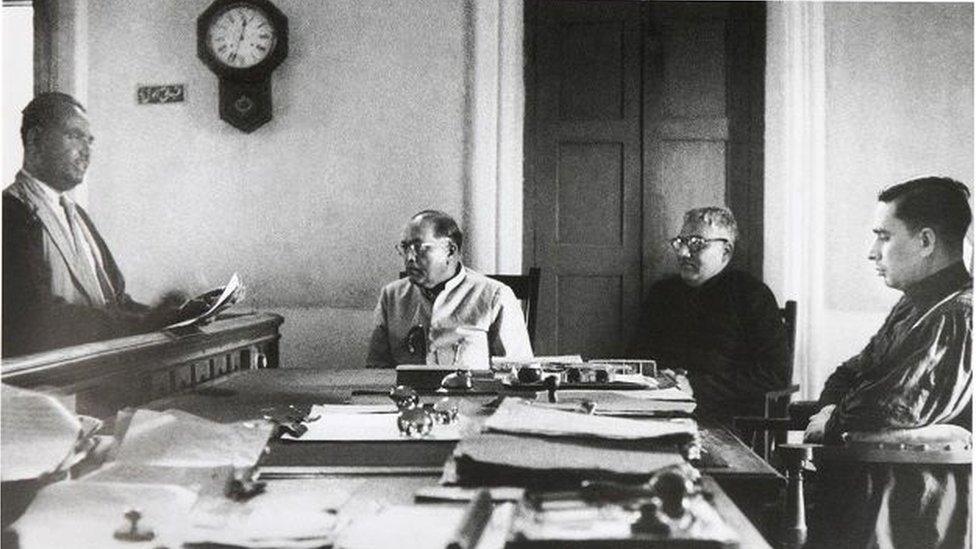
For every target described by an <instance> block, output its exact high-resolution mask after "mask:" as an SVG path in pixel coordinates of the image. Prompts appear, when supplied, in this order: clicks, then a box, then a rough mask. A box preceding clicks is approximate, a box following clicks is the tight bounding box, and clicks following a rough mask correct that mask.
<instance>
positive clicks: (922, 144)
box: [765, 3, 973, 397]
mask: <svg viewBox="0 0 976 549" xmlns="http://www.w3.org/2000/svg"><path fill="white" fill-rule="evenodd" d="M795 8H796V7H795V6H786V5H781V4H777V3H773V4H771V7H770V33H769V35H768V36H769V43H768V48H767V51H768V52H769V55H770V64H769V67H768V70H771V71H773V72H772V73H771V74H769V75H767V103H768V108H767V131H768V132H769V133H768V134H767V151H768V152H767V156H771V158H768V159H767V179H766V187H767V191H768V192H767V209H766V214H767V225H766V227H767V233H768V234H767V235H766V250H765V254H766V258H767V265H766V268H765V271H766V275H767V276H766V278H767V280H768V281H769V282H770V284H771V286H772V287H773V291H774V292H776V293H777V295H779V296H784V297H783V298H784V299H786V298H795V297H797V294H799V295H800V296H802V297H805V298H806V300H805V301H804V300H802V299H801V301H800V306H801V308H806V309H807V310H808V311H809V310H813V311H815V314H813V315H812V316H810V317H809V320H810V323H807V324H804V323H802V322H801V323H800V325H799V329H800V330H802V331H806V333H805V334H804V335H803V337H801V339H805V340H806V341H805V346H806V348H805V349H801V352H800V353H799V355H798V360H799V361H800V363H798V365H797V368H798V369H803V370H805V371H804V372H801V373H800V374H799V375H798V376H797V378H798V379H799V381H800V383H801V384H802V385H803V388H804V393H805V396H807V397H815V396H816V395H817V394H819V391H820V389H821V387H822V384H823V381H824V379H825V378H826V376H827V375H829V373H830V372H832V371H833V369H834V368H835V367H836V366H837V365H838V364H839V363H840V362H841V361H843V360H844V359H846V358H848V357H849V356H851V355H853V354H854V353H856V352H858V351H859V350H860V349H861V348H862V347H863V346H864V345H865V344H866V343H867V339H868V338H869V337H870V335H871V334H873V333H874V332H875V331H876V330H877V329H878V327H879V326H880V325H881V322H882V321H883V319H884V316H885V315H886V313H887V312H888V310H889V309H890V307H891V306H892V305H893V304H894V302H895V301H896V300H897V299H898V297H899V296H900V294H899V293H898V292H896V291H894V290H891V289H889V288H887V287H885V285H884V283H883V282H882V281H881V280H880V279H879V278H878V277H877V276H876V274H875V272H874V269H873V267H872V265H871V264H870V263H869V262H868V261H867V250H868V247H869V245H870V243H871V238H872V235H871V232H870V230H871V216H872V212H873V208H874V204H875V202H876V197H877V193H878V191H879V190H880V189H882V188H883V187H885V186H888V185H891V184H894V183H898V182H900V181H904V180H906V179H909V178H912V177H916V176H921V175H929V174H935V175H947V176H951V177H954V178H956V179H959V180H961V181H963V182H965V183H967V184H968V185H970V186H972V183H973V179H972V178H973V6H972V5H971V4H935V3H932V4H907V3H902V4H886V3H827V4H823V5H822V6H819V7H816V8H815V9H814V7H811V6H806V7H801V8H799V9H800V12H796V13H794V14H792V15H787V16H786V17H782V16H783V14H784V12H786V11H789V10H792V9H795ZM801 12H802V13H801ZM818 18H822V19H818ZM784 21H786V23H784ZM818 21H820V22H818ZM820 25H822V27H819V26H820ZM818 27H819V28H818ZM818 32H819V36H818ZM820 40H822V44H820V43H819V41H820ZM819 47H822V51H820V52H819V54H818V53H817V52H816V51H815V50H817V49H818V48H819ZM790 48H800V49H803V50H805V51H806V53H807V54H808V55H805V56H804V55H800V56H798V57H797V56H794V57H793V61H794V62H795V61H797V60H799V61H801V62H802V63H805V64H807V65H810V66H808V67H805V68H802V69H801V70H800V72H804V71H805V72H804V74H802V75H801V78H800V80H804V79H805V80H807V83H806V85H805V86H804V87H802V88H801V90H802V92H803V93H804V94H806V96H807V97H803V98H801V100H800V101H799V103H801V104H805V105H806V107H808V108H809V109H808V110H809V115H808V116H807V115H804V116H805V117H806V119H803V120H792V121H791V120H789V117H790V116H792V115H794V114H795V111H796V109H793V110H792V112H791V110H790V109H789V108H785V105H787V104H788V103H787V102H785V101H784V99H783V96H784V95H785V94H788V93H789V90H788V87H789V86H790V82H789V79H788V78H779V77H778V76H780V75H781V74H787V73H789V72H790V71H796V70H797V68H796V67H795V66H789V64H788V63H786V62H784V56H781V55H780V53H781V52H783V51H786V50H789V49H790ZM818 56H819V57H820V59H819V60H818ZM818 63H821V64H822V66H821V67H820V69H819V70H820V71H822V80H821V81H819V82H818V69H817V67H816V65H817V64H818ZM818 95H819V96H820V98H819V99H818V98H817V96H818ZM818 124H822V135H820V136H818V135H817V133H818V132H817V130H816V129H814V130H813V131H812V132H807V130H806V129H805V128H804V127H803V126H804V125H808V126H811V127H814V128H816V127H817V125H818ZM790 126H793V128H792V129H791V130H787V131H784V132H782V133H779V132H780V130H782V129H783V128H789V127H790ZM804 132H807V133H805V134H804ZM797 134H804V135H799V136H798V135H797ZM791 147H792V148H793V149H794V152H797V151H799V152H800V153H802V154H801V155H800V156H799V157H798V161H801V162H810V163H811V165H810V166H809V171H811V172H818V171H819V172H820V174H819V175H815V176H813V177H812V178H811V179H810V180H809V182H810V183H811V184H812V185H814V186H819V187H820V188H819V189H818V190H817V191H816V192H812V193H810V194H808V195H805V196H808V197H812V199H813V200H815V201H817V203H815V204H810V203H806V204H801V205H796V204H794V205H792V206H791V205H789V197H786V196H784V193H788V192H794V193H802V192H805V190H804V189H802V188H789V186H790V182H789V181H787V180H788V176H787V175H784V174H786V172H788V167H783V166H778V165H777V164H778V163H779V164H781V163H783V162H785V161H787V160H789V159H787V156H788V155H787V154H786V153H783V152H782V151H788V150H789V149H790V148H791ZM818 150H819V151H820V152H818ZM811 158H812V160H810V159H811ZM792 160H793V161H797V159H792ZM770 168H771V169H770ZM801 177H802V175H801ZM796 181H800V179H797V180H796ZM784 188H786V189H787V190H784ZM806 214H808V215H809V216H810V219H809V225H810V226H812V227H813V229H812V233H811V232H810V230H811V229H809V228H800V229H798V230H797V231H795V232H793V233H792V234H790V232H789V231H786V234H783V231H782V229H783V227H784V226H788V225H789V223H788V221H789V220H787V219H785V218H786V217H788V216H791V215H806ZM804 231H807V232H804ZM803 236H812V238H813V239H819V240H817V244H818V245H819V247H820V248H821V249H820V251H819V252H817V250H816V249H815V248H817V247H818V246H810V244H809V243H808V242H802V241H801V240H800V238H802V237H803ZM796 247H806V249H807V250H810V255H811V256H812V257H813V258H814V260H813V261H811V262H809V263H807V264H806V265H808V266H810V268H811V269H813V270H814V271H815V272H802V271H803V268H804V266H802V265H801V266H797V265H792V266H791V265H789V264H788V263H789V261H788V257H789V254H790V252H791V250H792V249H794V248H796ZM818 253H819V254H821V256H822V259H821V260H820V261H817V260H816V257H817V254H818ZM800 279H802V280H800ZM798 280H800V282H799V283H798V282H797V281H798ZM804 288H806V290H805V289H804ZM807 290H808V291H807ZM802 317H803V315H801V318H802Z"/></svg>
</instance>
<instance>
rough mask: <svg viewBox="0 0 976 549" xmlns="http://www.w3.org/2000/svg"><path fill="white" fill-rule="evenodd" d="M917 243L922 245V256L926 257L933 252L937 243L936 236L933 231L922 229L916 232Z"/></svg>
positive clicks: (926, 228)
mask: <svg viewBox="0 0 976 549" xmlns="http://www.w3.org/2000/svg"><path fill="white" fill-rule="evenodd" d="M918 241H919V243H920V244H921V245H922V256H924V257H928V256H929V255H931V254H932V253H933V252H935V244H936V243H937V242H938V236H936V234H935V231H933V230H932V229H930V228H928V227H924V228H922V229H919V231H918Z"/></svg>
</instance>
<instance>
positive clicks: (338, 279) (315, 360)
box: [88, 0, 466, 367]
mask: <svg viewBox="0 0 976 549" xmlns="http://www.w3.org/2000/svg"><path fill="white" fill-rule="evenodd" d="M209 3H210V2H209V0H193V1H192V2H191V1H183V2H158V1H156V0H126V1H124V2H122V1H113V2H108V1H99V2H90V4H89V8H88V9H89V13H88V17H89V28H88V37H89V64H90V70H89V88H88V103H89V104H88V107H89V112H90V114H91V118H92V123H93V131H94V132H95V135H96V150H95V156H94V158H93V164H92V168H91V172H90V174H89V182H88V187H89V189H88V191H89V202H90V210H91V212H92V214H93V217H94V218H95V220H96V223H97V224H98V226H99V228H100V229H101V231H102V232H103V233H104V234H105V236H106V238H107V239H108V241H109V243H110V245H111V247H112V250H113V252H114V254H115V256H116V258H117V259H118V260H119V262H120V263H121V267H122V270H123V272H124V273H125V274H126V276H127V279H128V283H129V287H130V290H131V293H132V294H133V295H134V296H135V297H136V298H137V299H141V300H147V301H149V300H152V299H153V298H154V297H155V296H157V295H159V293H160V292H162V291H163V290H165V289H168V288H171V287H182V288H185V289H187V290H192V291H199V290H201V289H204V288H207V287H211V286H215V285H218V284H220V283H222V282H223V281H225V280H226V279H227V278H228V277H229V275H230V274H231V273H232V272H233V271H235V270H236V271H238V272H240V274H241V276H242V277H243V280H244V281H245V283H246V285H247V286H248V303H249V305H251V306H254V307H258V308H261V309H265V310H271V311H277V312H281V313H282V314H284V315H285V318H286V321H285V325H284V326H283V336H284V340H283V343H282V362H283V364H285V365H288V366H323V367H330V366H335V367H342V366H355V365H358V361H360V360H361V357H362V355H363V349H362V345H363V344H364V342H365V339H366V334H367V333H368V325H369V311H370V310H371V309H372V306H373V304H374V303H375V296H376V295H377V293H378V289H379V287H380V286H381V285H382V284H384V283H385V282H388V281H389V280H391V279H392V278H393V277H394V276H395V275H396V273H397V272H398V271H399V269H400V265H399V260H398V257H397V256H396V254H395V252H394V250H393V243H394V242H396V241H397V239H398V237H399V231H400V229H401V227H402V224H403V223H404V222H405V221H406V219H407V218H408V217H409V215H410V214H412V213H414V212H416V211H417V210H420V209H422V208H427V207H437V208H441V209H444V210H446V211H448V212H453V213H455V214H457V215H458V216H460V215H462V207H463V194H464V181H462V179H463V166H464V158H463V155H464V147H465V134H464V132H465V129H464V125H465V78H466V73H465V71H466V65H465V57H464V56H465V24H466V19H465V17H466V14H465V11H464V10H465V4H464V3H461V2H455V1H453V0H422V1H412V2H397V1H389V2H380V1H376V0H373V1H370V2H360V1H356V0H347V1H330V2H317V1H316V2H308V1H302V0H277V1H276V2H275V4H276V5H277V6H278V7H279V8H280V9H281V10H282V11H283V12H284V13H285V14H286V15H287V16H288V18H289V23H290V44H289V45H290V52H289V56H288V58H287V60H286V61H285V62H284V64H283V65H281V66H280V67H279V68H278V69H277V70H276V72H275V74H274V76H273V78H272V88H273V97H274V119H273V120H272V121H271V122H270V123H268V124H267V125H265V126H263V127H262V128H260V129H258V130H257V131H255V132H254V133H252V134H244V133H241V132H239V131H238V130H236V129H234V128H232V127H231V126H229V125H227V124H226V123H224V122H223V121H221V120H220V119H219V118H218V115H217V78H216V77H215V76H214V75H213V74H212V73H211V72H210V71H209V70H208V69H207V68H206V67H205V66H204V65H203V63H202V62H201V61H200V60H199V59H197V56H196V36H195V34H196V30H195V29H196V17H197V15H198V14H199V13H200V12H202V11H203V10H204V9H205V8H206V7H207V5H208V4H209ZM191 6H192V7H191ZM170 83H173V84H175V83H182V84H185V85H186V90H187V100H186V101H185V102H184V103H178V104H170V105H156V106H139V105H137V104H136V101H135V96H136V87H137V86H138V85H140V84H143V85H144V84H170ZM133 159H138V161H133ZM322 357H331V358H329V359H324V358H322Z"/></svg>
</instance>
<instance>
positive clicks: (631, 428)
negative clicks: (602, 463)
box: [484, 398, 698, 440]
mask: <svg viewBox="0 0 976 549" xmlns="http://www.w3.org/2000/svg"><path fill="white" fill-rule="evenodd" d="M484 428H485V430H487V431H497V432H502V433H515V434H528V435H544V436H563V437H592V438H603V439H615V440H644V439H654V438H662V437H667V436H675V435H688V436H694V435H695V434H696V433H697V432H698V427H697V425H696V424H695V422H694V421H692V420H690V419H656V420H655V419H645V420H637V419H626V418H619V417H608V416H595V415H587V414H581V413H577V412H568V411H563V410H551V409H546V408H543V407H540V406H536V405H533V404H531V403H528V402H526V401H523V400H519V399H512V398H506V399H505V400H504V401H503V402H502V404H501V405H500V406H499V407H498V410H497V411H495V413H494V414H492V416H491V417H489V418H488V419H487V420H485V423H484Z"/></svg>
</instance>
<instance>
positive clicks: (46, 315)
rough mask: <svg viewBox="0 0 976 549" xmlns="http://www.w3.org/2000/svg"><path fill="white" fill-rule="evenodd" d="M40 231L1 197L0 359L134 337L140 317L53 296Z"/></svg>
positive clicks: (21, 210) (28, 216)
mask: <svg viewBox="0 0 976 549" xmlns="http://www.w3.org/2000/svg"><path fill="white" fill-rule="evenodd" d="M43 246H44V245H43V226H42V225H41V224H40V222H38V221H36V220H34V219H33V218H32V216H31V214H30V212H29V210H28V209H27V208H26V206H24V205H23V204H22V203H20V202H19V201H18V200H16V199H14V198H11V197H7V196H4V198H3V355H4V356H12V355H17V354H25V353H30V352H36V351H42V350H47V349H52V348H58V347H65V346H68V345H75V344H79V343H85V342H89V341H99V340H105V339H111V338H114V337H121V336H125V335H130V334H133V333H137V332H138V331H139V330H140V329H141V327H142V322H141V317H139V316H136V315H133V314H131V313H127V312H123V311H115V310H111V309H102V308H97V307H90V306H85V305H74V304H70V303H67V302H66V301H64V300H63V299H61V298H59V297H57V296H55V295H54V292H53V291H52V289H51V286H50V279H51V274H50V273H51V267H50V266H49V265H48V264H47V262H46V260H45V258H44V252H43Z"/></svg>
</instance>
